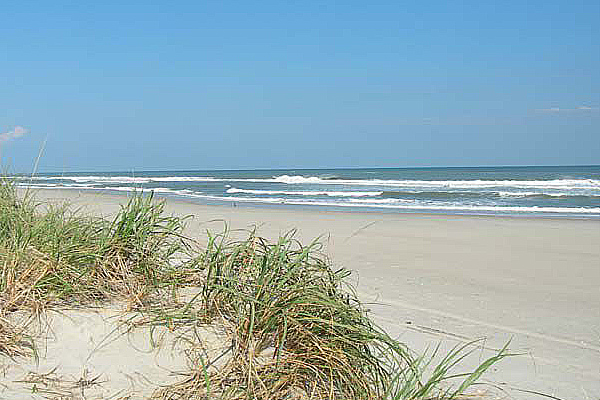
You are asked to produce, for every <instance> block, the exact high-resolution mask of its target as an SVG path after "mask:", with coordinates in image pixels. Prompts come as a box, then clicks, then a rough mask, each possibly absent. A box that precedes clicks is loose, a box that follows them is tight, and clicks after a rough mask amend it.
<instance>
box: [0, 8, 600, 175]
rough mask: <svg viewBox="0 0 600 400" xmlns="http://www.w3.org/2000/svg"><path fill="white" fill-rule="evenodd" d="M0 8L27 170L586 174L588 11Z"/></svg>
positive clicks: (2, 132)
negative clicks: (574, 168)
mask: <svg viewBox="0 0 600 400" xmlns="http://www.w3.org/2000/svg"><path fill="white" fill-rule="evenodd" d="M125 3H126V4H123V3H122V2H116V1H102V2H87V1H79V2H64V1H52V2H50V1H35V2H34V1H9V2H7V3H6V2H3V7H2V8H3V9H2V14H1V15H0V49H2V54H4V55H6V58H5V59H4V60H3V61H2V62H0V156H1V157H2V164H3V166H4V168H8V169H10V170H11V171H15V172H28V171H31V169H32V165H33V164H34V162H35V159H36V157H37V154H38V152H39V149H40V147H41V146H42V144H43V143H44V140H46V139H47V141H46V145H45V148H44V151H43V155H42V158H41V160H40V169H41V170H42V171H63V170H64V171H78V170H80V171H94V170H119V171H128V170H133V169H135V170H157V169H213V168H215V169H237V168H286V167H290V168H302V167H305V168H316V167H377V166H380V167H396V166H398V167H400V166H459V165H465V166H471V165H556V164H600V108H599V107H600V2H598V1H597V0H596V1H589V2H577V1H575V2H573V1H569V2H567V1H564V2H552V1H550V2H547V1H544V2H541V1H540V2H536V1H530V2H522V1H515V2H487V3H482V2H471V3H460V2H437V1H433V2H418V4H402V2H376V3H372V4H371V3H370V2H332V1H326V2H308V1H305V2H295V3H294V4H292V2H270V1H263V2H229V1H220V2H198V1H171V2H166V1H163V2H148V1H144V2H141V1H140V2H125Z"/></svg>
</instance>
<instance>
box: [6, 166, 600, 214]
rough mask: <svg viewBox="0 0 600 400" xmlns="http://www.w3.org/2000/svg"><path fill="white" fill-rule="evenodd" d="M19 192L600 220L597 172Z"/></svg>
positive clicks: (367, 171) (111, 182)
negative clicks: (142, 194)
mask: <svg viewBox="0 0 600 400" xmlns="http://www.w3.org/2000/svg"><path fill="white" fill-rule="evenodd" d="M15 179H16V180H17V184H18V185H19V186H30V187H33V188H60V189H72V190H90V191H98V190H101V191H117V192H131V191H139V190H144V191H148V192H149V191H154V192H155V193H156V194H157V195H160V196H165V197H171V198H179V199H186V200H188V201H193V202H198V203H202V204H226V205H234V206H235V205H239V206H241V205H247V206H270V207H310V208H327V209H341V210H346V211H366V210H373V211H385V212H391V213H407V212H412V213H415V212H418V213H442V214H475V215H512V216H543V217H547V216H554V217H571V218H572V217H577V218H600V166H598V165H596V166H543V167H444V168H443V167H432V168H357V169H275V170H228V171H224V170H220V171H146V172H139V171H129V172H102V173H98V172H95V173H85V172H78V173H61V174H56V173H53V174H50V173H48V174H37V175H35V176H34V177H26V176H16V177H15Z"/></svg>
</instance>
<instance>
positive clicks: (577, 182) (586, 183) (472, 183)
mask: <svg viewBox="0 0 600 400" xmlns="http://www.w3.org/2000/svg"><path fill="white" fill-rule="evenodd" d="M273 180H274V181H275V182H280V183H287V184H304V183H308V184H320V185H360V186H392V187H407V188H414V187H424V188H456V189H470V188H494V187H514V188H540V189H546V188H553V189H598V190H600V180H596V179H552V180H483V179H473V180H443V181H435V180H383V179H369V180H358V179H357V180H345V179H335V180H331V179H321V178H318V177H314V176H311V177H303V176H289V175H281V176H277V177H275V178H274V179H273Z"/></svg>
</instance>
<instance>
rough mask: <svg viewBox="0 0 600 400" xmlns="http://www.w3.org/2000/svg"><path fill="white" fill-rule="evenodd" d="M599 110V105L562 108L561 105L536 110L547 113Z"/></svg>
mask: <svg viewBox="0 0 600 400" xmlns="http://www.w3.org/2000/svg"><path fill="white" fill-rule="evenodd" d="M598 110H600V108H598V107H590V106H578V107H575V108H560V107H550V108H539V109H537V110H536V111H541V112H547V113H563V112H574V111H598Z"/></svg>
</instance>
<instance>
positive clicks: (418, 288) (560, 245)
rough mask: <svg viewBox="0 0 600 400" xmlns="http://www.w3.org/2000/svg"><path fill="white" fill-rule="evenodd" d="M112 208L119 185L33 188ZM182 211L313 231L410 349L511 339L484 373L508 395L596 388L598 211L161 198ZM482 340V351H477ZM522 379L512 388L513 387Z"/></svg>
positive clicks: (307, 234) (567, 394)
mask: <svg viewBox="0 0 600 400" xmlns="http://www.w3.org/2000/svg"><path fill="white" fill-rule="evenodd" d="M35 193H36V194H35V195H36V198H37V199H39V200H44V201H45V200H51V201H63V200H67V201H70V202H72V203H74V204H75V205H77V206H81V207H84V208H85V209H86V210H89V212H93V213H97V214H102V215H105V216H110V215H112V214H114V213H115V212H116V211H117V210H118V209H119V204H121V203H122V201H123V199H124V196H119V195H109V194H103V193H101V192H83V191H82V192H77V191H74V190H58V189H52V190H36V192H35ZM167 212H169V213H174V214H177V215H191V216H193V219H191V220H190V221H189V223H188V228H187V229H188V232H187V233H188V234H190V235H192V236H195V237H198V238H200V239H202V238H203V237H204V236H205V231H206V230H207V229H209V230H211V231H218V230H221V229H223V227H224V225H225V223H227V225H228V227H229V228H231V229H249V228H251V227H252V226H257V227H258V230H259V233H260V234H261V235H263V236H266V237H271V238H272V237H276V236H277V235H279V234H281V233H284V232H286V231H289V230H290V229H297V230H298V237H299V238H300V239H301V240H302V241H304V242H308V241H310V240H311V239H314V238H315V237H318V236H322V237H323V239H324V240H325V242H326V243H327V248H326V252H327V254H328V255H329V256H330V257H331V259H332V261H333V263H334V265H339V266H345V267H347V268H349V269H351V270H352V271H353V272H355V274H354V279H356V281H357V283H358V291H359V294H360V297H361V298H362V300H363V301H365V302H371V303H372V305H370V308H371V310H372V312H373V314H374V317H375V319H376V321H378V323H380V324H381V325H382V326H383V327H384V328H385V329H386V330H387V331H388V332H390V333H391V334H392V335H394V336H400V337H401V338H402V340H403V341H405V342H407V344H409V345H410V346H411V347H414V348H415V349H417V350H418V349H424V348H425V347H427V346H428V345H432V344H435V343H437V342H438V341H440V340H441V341H443V343H444V346H446V347H447V346H451V345H454V344H456V343H457V342H461V341H466V340H469V339H476V338H481V337H485V338H487V340H486V342H485V347H486V348H489V349H495V348H498V347H501V345H502V344H503V343H505V342H506V341H507V340H509V339H512V342H511V348H512V349H513V350H514V351H516V352H523V353H526V355H523V356H519V357H514V358H511V359H507V360H504V361H503V362H502V366H501V368H498V369H497V371H495V372H492V373H489V374H487V375H486V377H487V378H488V380H491V381H493V382H496V383H500V382H505V384H504V385H501V386H502V387H503V388H505V389H506V390H508V393H510V394H511V395H512V396H513V398H515V399H530V398H531V399H537V398H540V397H539V396H537V395H533V394H530V393H527V392H523V391H520V390H526V391H527V390H528V391H537V392H541V393H545V394H548V395H552V396H555V397H558V398H564V399H570V398H583V399H585V398H586V397H585V396H588V398H590V399H595V398H598V397H599V396H600V370H599V367H598V366H599V365H600V308H598V303H599V302H600V289H599V288H600V268H599V263H600V247H599V246H598V243H600V222H599V221H597V220H571V219H552V218H505V217H481V216H458V215H452V216H448V215H432V214H429V215H426V214H394V215H392V214H386V213H376V212H369V213H356V212H352V213H349V212H339V211H323V210H307V209H301V210H292V209H272V208H258V207H232V206H208V205H198V204H192V203H189V202H185V201H177V200H173V199H169V200H168V201H167ZM486 351H487V350H482V352H486ZM517 389H520V390H517Z"/></svg>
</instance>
